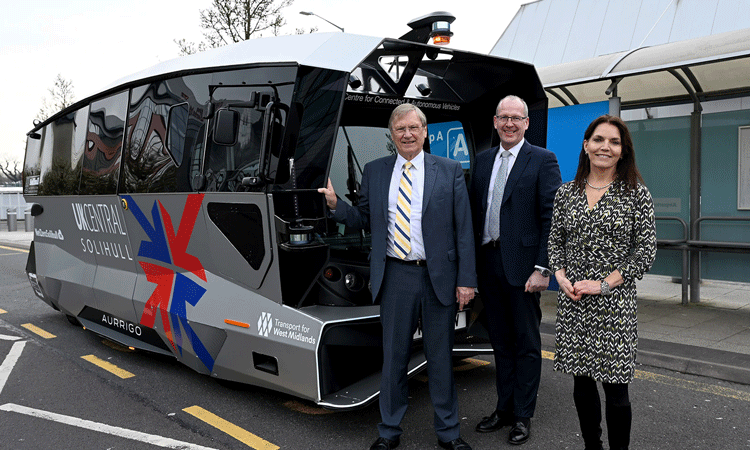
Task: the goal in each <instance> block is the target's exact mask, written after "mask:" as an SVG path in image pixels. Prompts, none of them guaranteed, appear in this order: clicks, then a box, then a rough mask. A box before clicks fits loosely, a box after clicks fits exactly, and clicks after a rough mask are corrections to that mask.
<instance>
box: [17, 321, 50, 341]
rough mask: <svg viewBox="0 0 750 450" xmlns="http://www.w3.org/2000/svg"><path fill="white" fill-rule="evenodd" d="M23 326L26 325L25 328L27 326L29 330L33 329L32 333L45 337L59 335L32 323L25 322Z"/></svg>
mask: <svg viewBox="0 0 750 450" xmlns="http://www.w3.org/2000/svg"><path fill="white" fill-rule="evenodd" d="M21 326H22V327H24V328H26V329H27V330H29V331H31V332H32V333H36V334H38V335H39V336H41V337H43V338H44V339H52V338H54V337H57V336H55V335H54V334H52V333H48V332H46V331H44V330H42V329H41V328H39V327H37V326H35V325H32V324H30V323H25V324H23V325H21Z"/></svg>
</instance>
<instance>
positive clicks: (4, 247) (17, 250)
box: [0, 245, 29, 253]
mask: <svg viewBox="0 0 750 450" xmlns="http://www.w3.org/2000/svg"><path fill="white" fill-rule="evenodd" d="M0 248H2V249H5V250H13V251H14V252H20V253H29V251H28V250H24V249H22V248H16V247H7V246H5V245H0Z"/></svg>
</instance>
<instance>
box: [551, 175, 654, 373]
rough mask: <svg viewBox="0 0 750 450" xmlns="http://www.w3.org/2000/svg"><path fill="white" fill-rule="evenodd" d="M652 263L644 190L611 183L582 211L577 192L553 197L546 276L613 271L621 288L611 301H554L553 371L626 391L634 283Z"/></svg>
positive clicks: (571, 189) (597, 275)
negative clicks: (623, 387)
mask: <svg viewBox="0 0 750 450" xmlns="http://www.w3.org/2000/svg"><path fill="white" fill-rule="evenodd" d="M655 257H656V228H655V220H654V205H653V201H652V199H651V194H650V193H649V191H648V189H647V188H646V187H645V186H643V185H641V184H639V185H638V188H637V189H635V190H632V191H630V192H628V191H626V189H625V185H624V183H622V182H621V181H615V183H613V184H612V186H610V187H609V189H608V190H607V192H605V193H604V195H603V196H602V198H601V199H600V200H599V201H598V202H597V204H596V205H595V206H594V207H593V208H591V209H589V207H588V202H587V201H586V194H585V192H580V191H579V190H578V189H577V188H576V187H575V186H574V185H573V183H572V182H569V183H565V184H563V185H562V186H561V187H560V189H558V191H557V194H556V196H555V206H554V212H553V215H552V229H551V231H550V235H549V263H550V268H551V269H552V271H553V272H554V271H557V270H559V269H561V268H565V270H566V276H567V277H568V279H569V280H570V281H571V283H575V282H576V281H579V280H602V279H604V278H605V277H606V276H608V275H609V274H610V273H612V272H613V271H614V270H615V269H617V270H619V271H620V274H621V275H622V277H623V278H624V280H625V282H624V283H623V284H621V285H619V286H617V287H615V288H612V295H609V296H601V295H584V296H583V297H582V298H581V299H580V300H579V301H577V302H576V301H573V300H571V299H570V298H568V297H567V296H566V295H565V294H564V293H563V292H562V290H560V291H559V292H558V295H557V322H556V325H555V363H554V369H555V370H557V371H560V372H564V373H570V374H573V375H585V376H589V377H591V378H593V379H594V380H597V381H601V382H605V383H629V382H630V381H632V380H633V375H634V374H635V356H636V346H637V343H638V330H637V319H636V290H635V280H636V279H641V278H642V277H643V274H644V273H645V272H646V271H648V270H649V269H650V268H651V264H652V263H653V262H654V258H655Z"/></svg>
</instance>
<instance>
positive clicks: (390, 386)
mask: <svg viewBox="0 0 750 450" xmlns="http://www.w3.org/2000/svg"><path fill="white" fill-rule="evenodd" d="M388 128H389V129H390V131H391V134H392V136H393V141H394V143H395V144H396V149H397V151H398V154H397V155H392V156H387V157H384V158H381V159H378V160H375V161H372V162H370V163H369V164H367V165H365V168H364V171H363V174H362V187H361V190H360V198H359V204H358V205H357V206H356V207H352V206H350V205H348V204H347V203H346V202H339V201H338V199H337V198H336V193H335V192H334V190H333V187H332V186H331V183H330V180H329V182H328V187H327V188H323V189H319V190H318V191H319V192H321V193H323V194H325V198H326V203H327V205H328V207H329V208H330V209H331V211H332V213H333V217H334V219H335V220H336V221H338V222H342V223H344V224H346V225H347V226H349V227H352V228H363V229H370V231H371V233H372V250H371V254H370V283H371V286H372V296H373V301H374V302H378V301H380V321H381V323H382V325H383V370H382V378H381V383H380V386H381V387H380V415H381V420H382V422H381V423H380V424H378V432H379V435H380V437H378V439H377V440H376V441H375V442H374V443H373V444H372V446H371V447H370V449H371V450H388V449H393V448H396V447H398V445H399V443H400V436H401V433H402V429H401V426H400V424H401V420H402V419H403V417H404V415H405V413H406V408H407V406H408V402H409V392H408V383H407V365H408V362H409V359H410V352H411V344H412V338H413V336H414V332H415V331H416V330H417V323H418V320H419V319H420V317H421V319H422V332H423V339H424V352H425V357H426V358H427V374H428V377H429V390H430V398H431V399H432V405H433V408H434V411H435V413H434V426H435V432H436V434H437V437H438V444H439V445H440V446H441V447H442V448H447V449H453V450H471V447H470V446H469V445H468V444H467V443H466V442H464V441H463V440H462V439H461V436H460V430H459V417H458V399H457V393H456V388H455V385H454V381H453V364H452V357H451V352H452V349H453V339H454V323H455V322H454V321H455V316H456V309H463V307H464V306H466V304H467V303H468V302H469V301H470V300H471V299H472V298H473V297H474V287H475V286H476V270H475V259H474V258H475V255H474V240H473V235H472V233H473V231H472V225H471V211H470V207H469V196H468V191H467V189H466V181H465V178H464V173H463V170H462V168H461V165H460V164H459V163H458V162H457V161H452V160H449V159H446V158H442V157H439V156H434V155H431V154H428V153H425V152H424V151H423V150H422V147H423V145H424V141H425V138H426V137H427V119H426V117H425V115H424V113H423V112H422V111H421V110H420V109H419V108H417V107H416V106H414V105H411V104H408V103H407V104H403V105H400V106H398V107H397V108H396V109H394V111H393V113H392V114H391V118H390V120H389V123H388Z"/></svg>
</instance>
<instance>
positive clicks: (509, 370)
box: [477, 246, 542, 419]
mask: <svg viewBox="0 0 750 450" xmlns="http://www.w3.org/2000/svg"><path fill="white" fill-rule="evenodd" d="M477 271H478V275H479V294H480V295H481V296H482V303H483V304H484V308H485V310H486V313H487V324H488V327H489V330H488V331H489V333H490V342H491V343H492V349H493V351H494V353H495V366H496V368H495V371H496V383H497V397H498V398H497V406H496V409H497V411H498V412H500V413H502V414H505V415H508V416H514V417H515V418H523V419H526V418H531V417H533V416H534V410H535V409H536V397H537V392H538V391H539V380H540V379H541V373H542V339H541V335H540V334H539V325H540V324H541V321H542V309H541V307H540V304H539V299H540V297H541V295H540V294H539V293H538V292H534V293H531V292H524V286H513V285H511V284H510V283H508V280H507V279H506V277H505V271H504V269H503V262H502V257H501V253H500V249H499V248H493V247H491V246H483V247H482V248H481V250H480V259H479V264H478V268H477ZM529 275H531V274H530V273H529Z"/></svg>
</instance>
